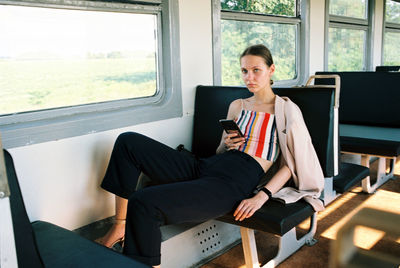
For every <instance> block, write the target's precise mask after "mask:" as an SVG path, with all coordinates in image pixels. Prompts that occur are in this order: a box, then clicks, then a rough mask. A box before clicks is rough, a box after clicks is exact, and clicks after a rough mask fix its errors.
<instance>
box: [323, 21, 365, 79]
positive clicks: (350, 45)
mask: <svg viewBox="0 0 400 268" xmlns="http://www.w3.org/2000/svg"><path fill="white" fill-rule="evenodd" d="M365 40H366V31H364V30H357V29H346V28H341V27H329V43H328V47H329V52H328V53H329V54H328V59H329V61H328V70H329V71H357V70H358V71H360V70H363V69H364V66H365V60H364V58H365V57H364V51H365Z"/></svg>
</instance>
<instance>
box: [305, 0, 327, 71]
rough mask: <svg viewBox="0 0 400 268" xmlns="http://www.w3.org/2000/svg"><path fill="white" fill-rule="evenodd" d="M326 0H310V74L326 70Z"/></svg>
mask: <svg viewBox="0 0 400 268" xmlns="http://www.w3.org/2000/svg"><path fill="white" fill-rule="evenodd" d="M324 40H325V1H321V0H310V59H309V60H310V66H309V68H310V75H313V74H315V72H318V71H323V70H324Z"/></svg>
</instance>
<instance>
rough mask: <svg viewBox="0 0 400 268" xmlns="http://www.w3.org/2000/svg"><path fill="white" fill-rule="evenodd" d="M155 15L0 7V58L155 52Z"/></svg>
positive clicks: (67, 56)
mask: <svg viewBox="0 0 400 268" xmlns="http://www.w3.org/2000/svg"><path fill="white" fill-rule="evenodd" d="M156 21H157V18H156V15H152V14H132V13H117V12H99V11H81V10H65V9H51V8H37V7H20V6H7V5H0V57H1V58H4V57H6V58H14V57H21V56H23V55H27V54H32V53H33V54H34V53H40V54H48V55H53V56H57V57H60V58H70V57H71V56H74V57H85V56H86V55H87V53H88V52H91V53H107V52H111V51H138V50H139V51H148V52H154V51H155V34H154V33H155V29H156V28H157V27H156Z"/></svg>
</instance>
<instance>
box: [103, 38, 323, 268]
mask: <svg viewBox="0 0 400 268" xmlns="http://www.w3.org/2000/svg"><path fill="white" fill-rule="evenodd" d="M240 64H241V70H242V77H243V81H244V82H245V84H246V86H247V88H248V90H249V91H250V92H252V93H253V96H252V97H250V98H248V99H239V100H235V101H233V102H232V103H231V105H230V106H229V110H228V115H227V119H233V120H235V121H236V122H237V124H238V125H239V127H240V129H241V131H242V132H243V133H244V137H238V136H236V134H226V133H223V134H222V138H221V143H220V145H219V146H218V148H217V154H216V155H214V156H212V157H209V158H205V159H200V160H196V159H194V158H192V157H190V156H187V155H186V154H182V153H180V152H178V151H176V150H174V149H172V148H170V147H168V146H166V145H164V144H161V143H159V142H157V141H155V140H152V139H151V138H148V137H146V136H143V135H141V134H138V133H131V132H130V133H123V134H121V135H120V136H119V137H118V139H117V140H116V142H115V145H114V149H113V152H112V154H111V159H110V163H109V166H108V169H107V172H106V175H105V178H104V180H103V182H102V187H103V188H104V189H105V190H107V191H110V192H112V193H114V194H115V195H116V216H115V219H116V220H115V223H114V225H113V226H112V228H111V229H110V230H109V232H108V233H107V234H106V235H105V236H104V237H102V238H101V239H100V240H99V241H98V242H100V243H101V244H103V245H105V246H107V247H111V246H112V245H113V244H114V243H116V242H118V241H121V240H122V239H125V245H124V251H123V252H124V254H126V255H128V256H130V257H132V258H135V259H137V260H140V261H142V262H144V263H146V264H148V265H152V266H153V267H159V265H160V248H161V233H160V226H161V225H165V224H175V223H182V222H195V221H198V222H201V221H206V220H209V219H212V218H216V217H219V216H222V215H224V214H227V213H230V212H232V211H234V213H233V215H234V217H235V220H238V221H242V220H244V219H246V218H249V217H251V216H252V215H253V214H254V212H255V211H257V210H258V209H259V208H260V207H261V206H262V205H263V204H264V203H265V202H267V201H268V199H270V198H271V196H272V195H274V196H275V195H276V196H279V197H280V198H283V199H285V200H287V201H288V202H293V201H296V200H298V199H300V198H304V199H305V200H306V201H308V202H309V203H310V204H311V205H312V206H313V207H314V209H315V210H316V211H319V210H322V209H323V205H322V202H321V201H320V200H319V199H318V197H319V195H320V192H321V191H322V189H323V174H322V170H321V167H320V165H319V162H318V158H317V156H316V153H315V150H314V148H313V146H312V143H311V139H310V136H309V134H308V131H307V128H306V126H305V124H304V121H303V118H302V115H301V112H300V110H299V108H298V107H297V106H296V105H295V104H294V103H293V102H291V101H290V100H289V99H288V98H281V97H279V96H276V95H275V94H274V93H273V91H272V88H271V84H272V80H271V77H272V75H273V74H274V71H275V65H274V63H273V60H272V56H271V53H270V51H269V50H268V48H266V47H265V46H263V45H255V46H251V47H249V48H247V49H246V50H245V51H244V52H243V53H242V55H241V57H240ZM280 154H281V155H282V157H281V158H280V159H282V160H281V163H280V168H279V170H278V172H276V173H275V175H274V176H273V177H272V178H271V179H270V180H269V181H268V183H267V184H266V185H265V186H264V187H263V188H261V191H259V192H258V193H256V194H255V195H254V194H253V191H254V190H255V188H256V186H257V185H258V183H259V181H260V179H261V178H262V177H263V175H264V174H265V172H266V171H268V169H269V168H270V167H271V166H272V164H273V163H274V162H275V161H276V160H277V159H278V156H279V155H280ZM141 172H143V173H145V174H146V175H148V176H149V177H150V178H151V179H152V180H153V181H154V182H156V183H158V185H157V186H152V187H147V188H144V189H141V190H138V191H135V188H136V184H137V179H138V177H139V175H140V173H141ZM290 178H292V179H293V181H294V184H295V185H296V188H290V187H285V188H282V187H283V186H284V185H285V184H286V182H288V180H289V179H290ZM125 219H126V223H125Z"/></svg>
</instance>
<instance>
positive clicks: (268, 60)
mask: <svg viewBox="0 0 400 268" xmlns="http://www.w3.org/2000/svg"><path fill="white" fill-rule="evenodd" d="M247 55H252V56H259V57H261V58H263V59H264V61H265V64H267V66H268V67H271V65H272V64H274V60H273V59H272V55H271V51H269V49H268V48H267V47H266V46H264V45H261V44H260V45H253V46H249V47H248V48H246V49H245V50H244V51H243V53H242V55H240V59H241V58H243V57H244V56H247Z"/></svg>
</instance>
